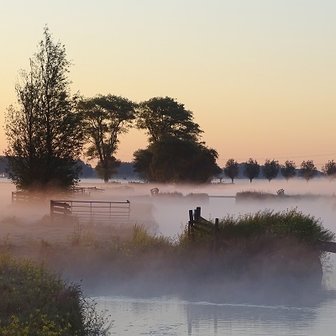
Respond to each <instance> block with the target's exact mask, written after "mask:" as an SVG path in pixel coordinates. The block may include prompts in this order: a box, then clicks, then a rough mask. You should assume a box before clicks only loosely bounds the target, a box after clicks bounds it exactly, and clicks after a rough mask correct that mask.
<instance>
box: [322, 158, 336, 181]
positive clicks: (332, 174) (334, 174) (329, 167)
mask: <svg viewBox="0 0 336 336" xmlns="http://www.w3.org/2000/svg"><path fill="white" fill-rule="evenodd" d="M322 171H323V173H324V174H325V175H326V176H328V177H329V178H331V179H334V178H336V163H335V161H334V160H331V161H330V160H329V161H328V162H327V163H326V164H325V165H324V166H323V167H322Z"/></svg>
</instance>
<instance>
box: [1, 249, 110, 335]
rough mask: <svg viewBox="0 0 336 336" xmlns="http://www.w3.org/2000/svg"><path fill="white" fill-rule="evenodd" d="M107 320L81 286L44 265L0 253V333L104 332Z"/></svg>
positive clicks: (75, 333) (57, 333)
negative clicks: (68, 280)
mask: <svg viewBox="0 0 336 336" xmlns="http://www.w3.org/2000/svg"><path fill="white" fill-rule="evenodd" d="M103 325H104V320H103V319H102V318H100V317H99V316H98V315H97V314H96V313H95V311H94V306H93V305H92V304H91V303H90V302H88V301H86V300H85V299H84V297H83V295H82V292H81V290H80V288H79V287H78V286H75V285H70V286H69V285H67V284H65V282H63V281H62V280H61V279H60V278H58V277H57V276H55V275H53V274H51V273H49V272H47V271H46V270H45V269H44V268H43V267H42V266H36V265H34V264H33V263H31V262H28V261H16V260H14V259H13V258H11V257H9V256H8V255H5V254H1V255H0V335H6V336H30V335H34V336H73V335H77V336H94V335H95V336H98V335H105V331H104V329H103Z"/></svg>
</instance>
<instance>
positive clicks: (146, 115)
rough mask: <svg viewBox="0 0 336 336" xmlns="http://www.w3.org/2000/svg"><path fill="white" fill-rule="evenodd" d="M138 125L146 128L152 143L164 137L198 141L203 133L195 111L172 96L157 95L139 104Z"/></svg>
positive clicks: (140, 127)
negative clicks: (195, 119) (194, 114)
mask: <svg viewBox="0 0 336 336" xmlns="http://www.w3.org/2000/svg"><path fill="white" fill-rule="evenodd" d="M137 127H138V128H139V129H145V130H146V132H147V134H148V136H149V141H150V143H153V142H157V141H160V140H162V139H163V138H164V137H176V138H178V139H180V140H190V141H197V140H198V138H199V136H200V134H201V133H202V131H201V129H200V128H199V125H198V124H196V123H195V122H194V121H193V113H192V112H190V111H188V110H186V109H185V107H184V105H183V104H180V103H178V102H176V101H175V100H174V99H173V98H170V97H165V98H163V97H155V98H152V99H149V100H147V101H145V102H142V103H140V104H139V107H138V109H137Z"/></svg>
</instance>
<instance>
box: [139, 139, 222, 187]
mask: <svg viewBox="0 0 336 336" xmlns="http://www.w3.org/2000/svg"><path fill="white" fill-rule="evenodd" d="M216 159H217V152H216V151H215V150H214V149H210V148H207V147H206V146H204V145H203V144H199V143H196V142H193V141H185V140H181V139H178V138H175V137H166V138H165V139H163V140H161V141H157V142H155V143H153V144H150V145H149V146H148V147H147V149H141V150H138V151H137V152H135V153H134V166H135V170H136V171H137V172H139V173H140V174H141V175H142V176H143V177H144V178H145V179H147V180H149V181H153V182H162V183H165V182H174V183H176V182H193V183H205V182H208V181H209V180H210V179H211V178H212V177H213V176H215V175H216V174H219V173H220V172H221V169H220V168H219V167H218V166H217V164H216Z"/></svg>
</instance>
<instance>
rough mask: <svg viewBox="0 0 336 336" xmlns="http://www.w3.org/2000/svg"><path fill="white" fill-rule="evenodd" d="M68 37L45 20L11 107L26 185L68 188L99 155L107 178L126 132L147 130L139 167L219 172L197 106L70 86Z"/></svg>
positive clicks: (158, 176)
mask: <svg viewBox="0 0 336 336" xmlns="http://www.w3.org/2000/svg"><path fill="white" fill-rule="evenodd" d="M69 68H70V62H69V61H68V60H67V57H66V50H65V47H64V45H62V44H61V43H60V42H54V41H53V38H52V36H51V34H50V32H49V30H48V28H47V27H46V28H45V29H44V32H43V38H42V40H41V41H40V43H39V45H38V50H37V52H36V53H35V54H34V55H33V57H32V58H31V59H30V62H29V70H28V71H22V72H21V76H20V81H19V82H18V84H17V85H16V88H15V89H16V93H17V104H16V106H10V107H9V108H8V111H7V115H6V127H5V130H6V136H7V142H8V147H7V150H6V152H5V154H6V157H7V159H8V165H9V176H10V178H11V179H12V181H13V182H14V183H15V184H16V185H17V187H18V188H21V189H26V190H35V189H49V188H61V189H66V188H69V187H71V186H73V185H74V184H76V182H77V181H78V176H79V167H78V164H77V162H78V159H79V158H80V156H81V155H83V154H84V155H86V157H88V158H89V159H95V160H97V162H98V164H97V166H96V170H97V173H98V175H99V176H100V177H101V178H103V179H104V181H106V182H107V181H108V180H109V179H110V178H111V176H112V175H113V174H114V172H115V170H116V168H117V167H118V165H119V164H120V161H119V160H118V159H117V158H116V157H115V153H116V151H117V149H118V145H119V136H120V135H121V134H123V133H126V132H128V130H129V129H130V128H131V127H136V128H138V129H142V130H145V132H146V133H147V135H148V146H147V148H145V149H139V150H137V151H136V152H135V153H134V167H135V169H136V171H137V172H138V173H140V174H141V175H142V176H143V177H144V178H145V179H147V180H150V181H156V182H181V181H183V182H200V183H201V182H206V181H208V180H210V179H211V178H212V176H214V175H216V174H218V173H220V171H221V170H220V168H219V167H218V165H217V164H216V159H217V157H218V154H217V152H216V151H215V150H214V149H212V148H209V147H207V146H206V145H205V143H204V142H203V141H201V134H202V130H201V128H200V126H199V125H198V124H197V123H196V122H195V121H194V118H193V113H192V112H191V111H189V110H187V109H186V108H185V106H184V105H183V104H181V103H178V102H177V101H176V100H175V99H173V98H170V97H154V98H151V99H149V100H147V101H144V102H141V103H138V104H137V103H135V102H133V101H131V100H129V99H127V98H124V97H120V96H116V95H110V94H108V95H97V96H95V97H90V98H85V97H82V96H80V95H79V94H75V95H72V94H71V93H70V84H71V82H70V80H69V77H68V74H69Z"/></svg>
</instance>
